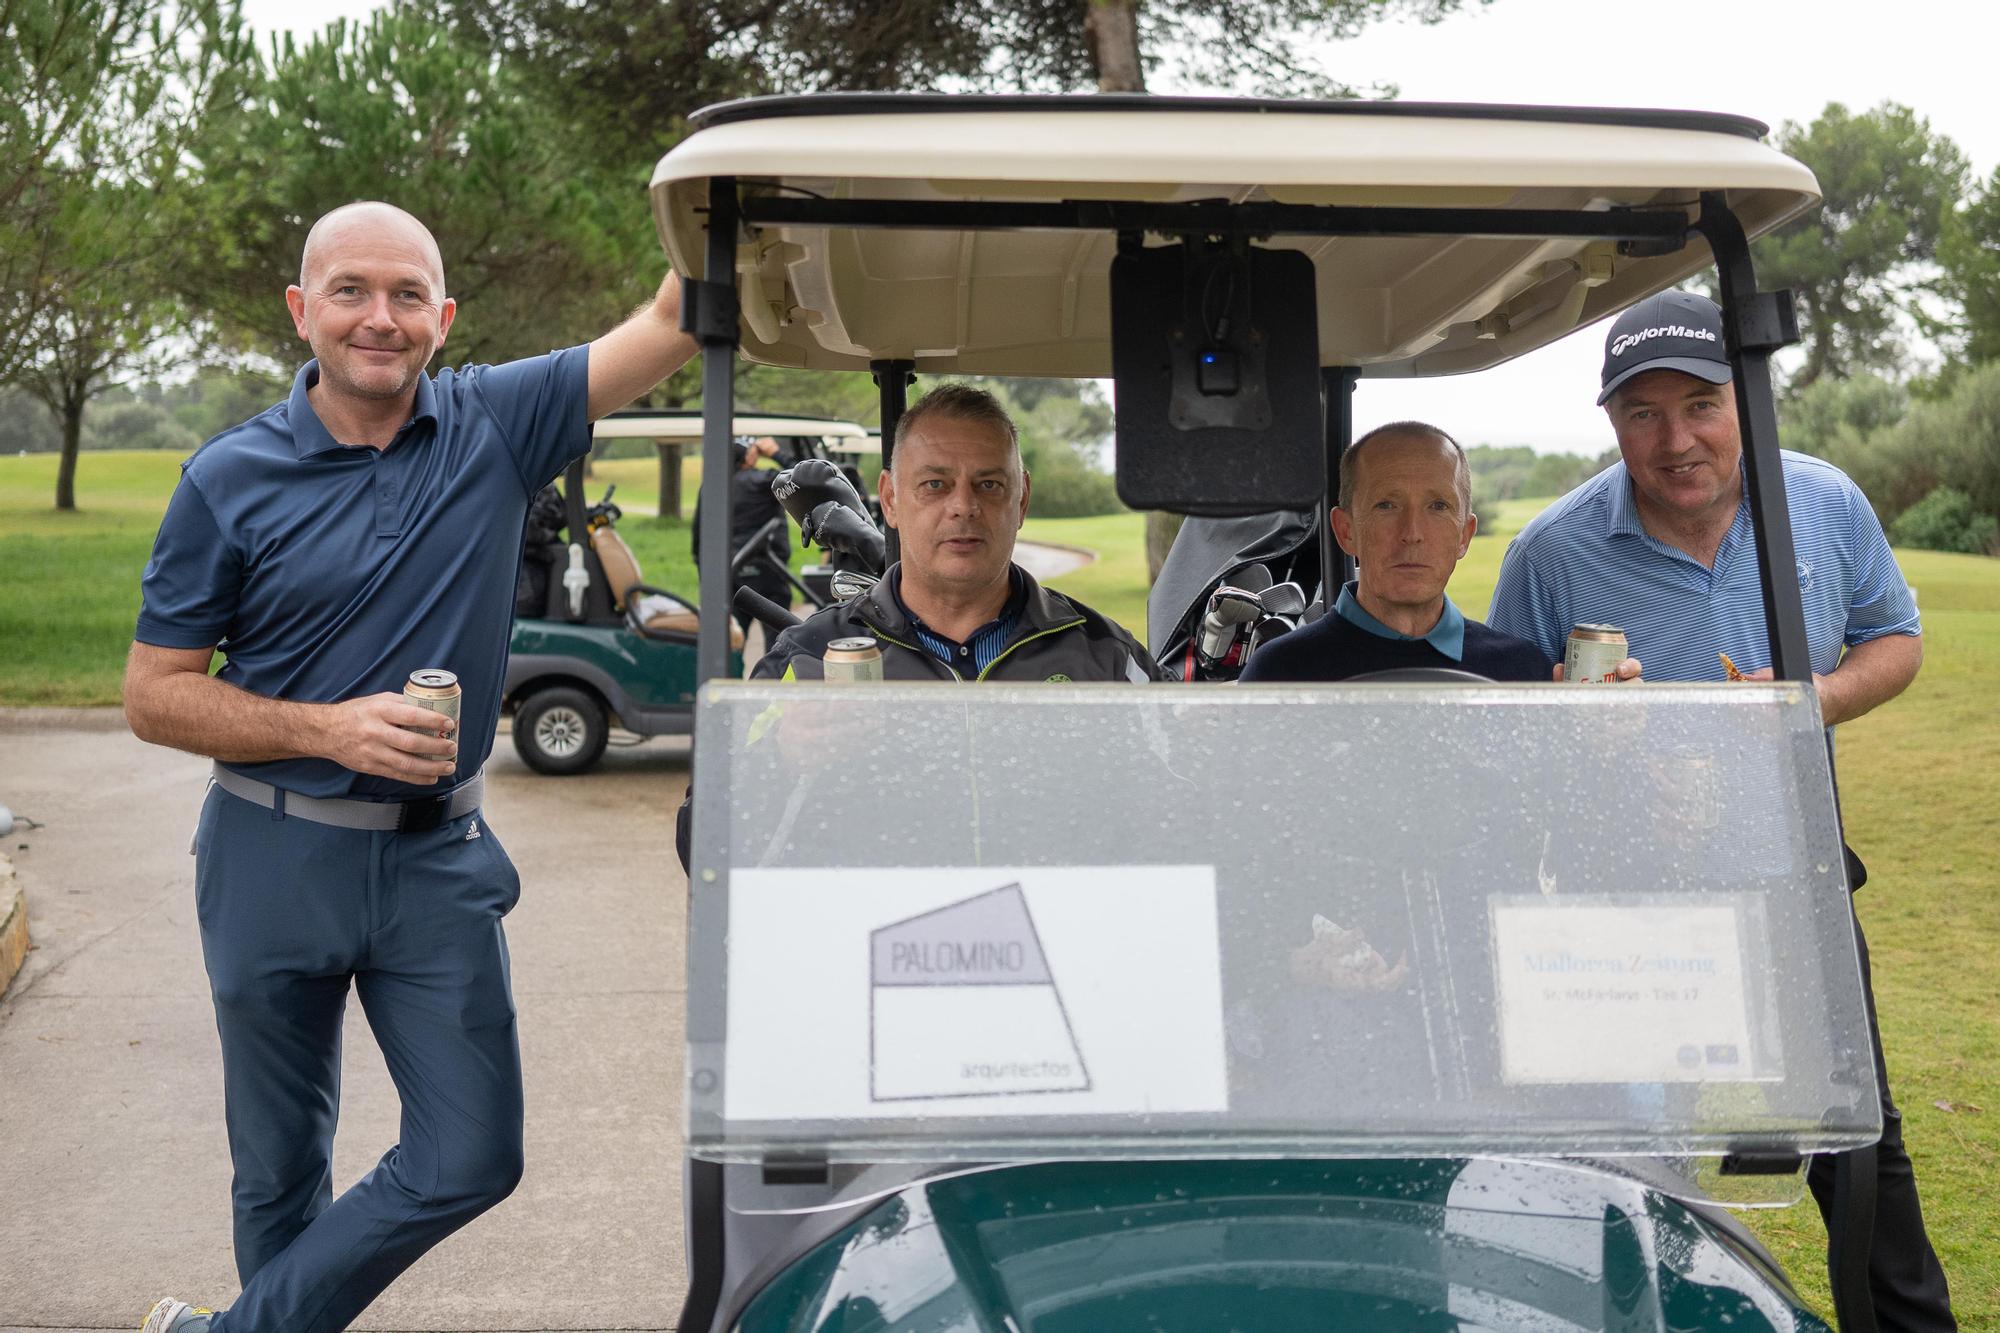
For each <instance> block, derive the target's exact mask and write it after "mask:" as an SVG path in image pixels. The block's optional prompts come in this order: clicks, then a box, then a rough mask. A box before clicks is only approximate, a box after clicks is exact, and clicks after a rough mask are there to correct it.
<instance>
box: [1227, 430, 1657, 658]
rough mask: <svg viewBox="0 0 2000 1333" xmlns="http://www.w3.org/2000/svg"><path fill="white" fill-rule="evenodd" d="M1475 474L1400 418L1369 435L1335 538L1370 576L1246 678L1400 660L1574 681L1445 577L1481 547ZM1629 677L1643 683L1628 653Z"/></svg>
mask: <svg viewBox="0 0 2000 1333" xmlns="http://www.w3.org/2000/svg"><path fill="white" fill-rule="evenodd" d="M1478 530H1479V519H1478V518H1477V516H1475V515H1474V514H1473V512H1472V471H1471V468H1470V467H1469V466H1468V465H1467V463H1466V461H1465V450H1463V449H1461V448H1460V447H1459V444H1458V441H1456V440H1454V439H1452V438H1451V436H1450V435H1447V434H1446V433H1445V432H1444V431H1442V430H1439V429H1438V428H1437V427H1436V426H1430V425H1425V424H1424V423H1423V422H1420V421H1399V422H1395V423H1393V424H1391V425H1387V426H1380V427H1377V428H1376V429H1375V430H1372V431H1370V432H1368V434H1366V435H1364V436H1362V437H1361V438H1360V439H1358V440H1356V441H1355V442H1354V443H1353V444H1352V445H1351V446H1349V448H1348V450H1347V452H1346V454H1345V455H1344V456H1343V457H1342V458H1341V463H1340V503H1339V507H1338V508H1336V509H1335V510H1334V511H1333V535H1334V537H1335V538H1336V539H1337V540H1338V541H1339V542H1340V547H1341V549H1342V550H1344V551H1346V552H1347V553H1348V554H1349V555H1351V556H1353V557H1354V560H1355V564H1356V565H1357V566H1358V567H1359V570H1360V580H1359V582H1358V583H1350V584H1348V585H1347V586H1346V587H1345V588H1343V589H1342V590H1341V593H1340V599H1339V600H1338V601H1337V602H1335V603H1334V605H1333V608H1332V610H1330V611H1328V612H1327V614H1325V615H1323V616H1321V617H1320V618H1319V619H1318V620H1317V621H1315V622H1313V623H1312V624H1310V625H1307V626H1305V627H1303V628H1301V629H1297V630H1294V631H1292V632H1291V633H1290V634H1287V635H1285V636H1284V637H1283V638H1280V639H1275V640H1273V641H1272V642H1270V643H1268V644H1265V645H1264V646H1263V647H1262V648H1260V649H1258V650H1257V654H1256V655H1255V656H1254V657H1252V658H1251V659H1250V662H1249V664H1248V665H1247V666H1246V667H1245V668H1244V670H1243V676H1242V680H1243V683H1245V684H1256V683H1259V682H1263V683H1269V682H1272V681H1303V680H1347V679H1349V678H1351V677H1354V676H1364V675H1367V674H1369V673H1370V672H1375V671H1389V670H1393V669H1395V668H1398V667H1447V668H1454V669H1457V670H1460V671H1469V672H1471V673H1472V674H1474V675H1476V676H1485V677H1487V678H1488V679H1490V680H1513V681H1522V680H1548V679H1550V678H1551V677H1553V678H1554V679H1557V680H1560V679H1562V668H1561V666H1560V665H1554V664H1551V663H1550V662H1549V661H1548V659H1547V658H1545V657H1543V656H1542V652H1541V649H1539V648H1537V647H1536V646H1535V645H1534V644H1532V643H1529V642H1528V641H1527V640H1526V639H1517V638H1515V637H1514V636H1513V635H1511V634H1503V633H1501V632H1500V631H1499V630H1496V629H1489V628H1488V627H1487V626H1485V625H1482V624H1480V623H1479V622H1478V621H1476V620H1468V619H1467V618H1466V617H1465V616H1464V614H1462V613H1461V612H1460V611H1459V609H1458V608H1457V607H1456V606H1454V605H1453V604H1452V601H1451V598H1449V597H1447V596H1445V592H1444V589H1445V584H1446V583H1448V582H1450V580H1451V574H1452V571H1453V570H1454V569H1456V568H1458V562H1459V561H1460V560H1461V559H1462V558H1464V556H1465V552H1466V550H1467V549H1468V548H1469V547H1470V546H1471V544H1472V534H1473V533H1474V532H1477V531H1478ZM1618 673H1619V676H1620V677H1621V678H1622V679H1627V680H1631V679H1636V678H1637V677H1638V675H1639V664H1638V663H1637V662H1635V661H1633V660H1631V659H1629V658H1628V659H1627V660H1626V661H1625V662H1624V663H1623V664H1621V665H1620V667H1619V669H1618Z"/></svg>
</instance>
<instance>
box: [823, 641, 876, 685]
mask: <svg viewBox="0 0 2000 1333" xmlns="http://www.w3.org/2000/svg"><path fill="white" fill-rule="evenodd" d="M820 662H821V664H822V666H823V667H824V668H825V671H826V678H827V679H828V680H837V681H840V682H842V683H851V682H855V681H874V680H880V679H882V645H881V644H879V643H877V642H875V640H874V639H872V638H870V637H868V636H867V635H865V634H863V635H857V636H855V637H854V638H851V639H835V640H834V641H833V642H832V643H829V644H828V645H827V646H826V654H825V656H823V657H822V658H821V659H820Z"/></svg>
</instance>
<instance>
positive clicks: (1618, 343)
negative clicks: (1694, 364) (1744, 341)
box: [1611, 324, 1717, 357]
mask: <svg viewBox="0 0 2000 1333" xmlns="http://www.w3.org/2000/svg"><path fill="white" fill-rule="evenodd" d="M1649 338H1697V339H1700V340H1701V341H1702V342H1705V343H1712V342H1715V341H1717V338H1716V336H1715V331H1714V330H1713V329H1691V328H1689V327H1687V326H1686V325H1685V324H1658V325H1655V326H1654V327H1652V328H1650V329H1640V330H1639V331H1638V332H1637V333H1624V334H1620V335H1619V336H1618V337H1616V338H1613V339H1612V340H1611V355H1613V356H1615V357H1616V356H1623V355H1625V353H1626V352H1628V351H1630V350H1631V349H1632V348H1634V347H1636V346H1638V345H1639V344H1640V343H1642V342H1645V341H1646V340H1647V339H1649Z"/></svg>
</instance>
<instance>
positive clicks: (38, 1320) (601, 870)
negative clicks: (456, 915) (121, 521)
mask: <svg viewBox="0 0 2000 1333" xmlns="http://www.w3.org/2000/svg"><path fill="white" fill-rule="evenodd" d="M46 721H52V722H57V723H64V722H67V723H69V725H59V726H57V727H56V728H55V729H39V728H40V727H42V726H44V725H46V723H45V721H44V720H42V719H38V720H37V722H36V724H35V726H34V727H30V728H24V725H23V722H22V718H21V716H20V715H18V714H15V715H6V714H0V803H4V804H7V805H9V806H11V807H13V808H14V809H15V810H17V811H19V812H21V813H23V814H26V815H30V816H33V817H34V818H36V819H39V820H41V821H43V823H44V825H45V827H43V828H41V829H38V830H34V831H32V832H27V833H23V832H20V831H16V832H15V833H14V834H13V835H12V836H11V837H10V838H9V839H8V840H7V852H8V854H9V855H10V856H11V857H12V858H13V860H14V863H15V866H16V868H17V870H18V871H19V873H20V876H21V878H22V881H23V883H24V884H25V886H26V888H27V893H28V901H29V913H30V917H31V923H32V926H33V932H34V937H35V943H36V948H35V950H34V952H32V953H31V954H30V955H29V961H28V964H27V966H26V968H25V969H24V970H23V971H22V973H21V975H20V976H19V977H18V978H17V979H16V981H15V983H14V985H13V987H12V988H11V989H10V990H9V991H8V992H7V995H6V997H5V999H4V1000H0V1333H12V1331H13V1330H19V1329H30V1328H32V1329H35V1330H37V1333H44V1331H45V1330H50V1329H55V1330H83V1329H126V1330H129V1329H132V1328H135V1327H137V1326H138V1323H139V1320H140V1318H141V1317H142V1316H143V1315H144V1314H145V1312H146V1310H147V1308H148V1307H149V1306H150V1305H151V1304H152V1302H153V1301H154V1300H155V1299H157V1298H158V1297H159V1296H161V1295H166V1294H172V1295H178V1296H181V1297H182V1298H184V1299H188V1300H193V1301H196V1302H198V1303H203V1304H213V1303H226V1302H227V1301H228V1300H229V1299H230V1298H231V1297H232V1296H233V1294H234V1293H235V1290H236V1276H235V1266H234V1262H233V1260H232V1258H231V1256H230V1247H229V1161H228V1154H227V1146H226V1144H225V1142H224V1138H223V1127H222V1099H221V1093H220V1074H219V1069H220V1055H219V1052H218V1049H217V1044H216V1037H215V1026H214V1016H213V1012H212V1010H211V1008H210V1005H209V999H208V992H207V982H206V979H205V976H204V974H203V972H202V967H201V950H200V941H199V937H198V935H197V933H196V926H195V919H194V895H193V871H194V861H193V858H192V857H190V856H188V855H187V843H188V836H189V833H190V831H191V829H192V826H193V822H194V817H195V812H196V809H197V807H198V805H199V803H200V800H201V795H202V790H203V782H204V775H205V772H206V762H205V761H203V760H200V759H196V758H192V757H190V756H187V755H180V754H175V753H173V752H171V751H166V750H161V749H158V748H155V747H153V746H148V745H143V744H141V743H140V742H138V741H136V740H134V739H133V738H132V737H131V736H130V735H129V734H127V733H126V732H124V731H123V729H122V728H116V729H112V728H108V727H107V726H106V725H104V722H105V719H103V718H97V719H89V718H85V719H62V718H53V719H47V720H46ZM77 722H82V723H84V725H82V726H78V725H75V724H76V723H77ZM686 756H687V748H686V742H685V741H675V740H656V741H651V742H648V743H647V744H645V745H641V746H637V747H634V748H631V749H622V750H613V751H612V752H611V753H610V754H609V755H607V756H606V759H605V762H604V764H603V766H602V767H601V768H600V769H599V770H598V771H597V772H595V773H592V774H590V775H589V776H586V777H582V778H563V779H550V778H542V777H537V776H535V775H533V774H531V773H529V772H528V770H527V769H525V768H524V767H523V766H522V765H521V764H520V762H519V761H518V760H517V759H516V758H515V756H514V752H513V749H512V747H511V746H510V745H509V744H508V743H507V741H506V740H505V739H504V738H503V739H502V740H501V741H500V742H499V744H498V746H497V748H496V750H495V752H494V758H493V760H492V762H491V763H490V764H489V766H488V769H487V773H488V778H489V799H488V810H489V812H490V816H491V820H492V823H491V826H490V827H492V828H494V829H496V830H497V831H498V833H499V836H500V837H502V838H503V839H505V841H506V844H507V848H508V851H509V852H510V854H511V855H512V856H513V858H514V860H515V862H516V864H517V865H518V866H519V867H520V870H521V878H522V881H523V884H524V885H525V892H524V893H523V894H522V898H521V904H520V906H519V907H518V908H516V909H515V911H514V913H513V914H512V916H510V917H509V918H508V923H507V925H508V936H509V940H510V943H511V946H512V953H513V966H514V993H515V998H516V1000H517V1001H518V1004H519V1007H520V1012H521V1045H522V1053H523V1057H524V1059H525V1062H526V1066H527V1076H526V1081H527V1096H528V1169H527V1176H526V1178H525V1179H524V1180H523V1181H522V1184H521V1188H520V1189H519V1190H518V1191H517V1192H516V1193H515V1194H514V1196H513V1197H512V1198H511V1199H509V1200H508V1201H507V1202H506V1203H504V1204H502V1205H501V1206H500V1207H499V1208H497V1209H495V1210H494V1211H493V1212H491V1213H489V1214H487V1215H486V1216H485V1217H483V1218H481V1219H479V1220H478V1221H476V1222H474V1223H473V1224H472V1225H471V1226H470V1227H469V1228H467V1229H466V1230H465V1231H463V1232H460V1233H459V1234H458V1235H456V1236H454V1237H452V1238H451V1239H450V1240H448V1241H446V1242H445V1243H444V1244H443V1245H441V1246H439V1247H438V1248H437V1249H436V1250H434V1251H433V1252H432V1253H431V1254H430V1255H429V1256H427V1257H426V1258H425V1259H424V1260H423V1261H422V1262H420V1263H419V1264H418V1265H417V1266H416V1267H415V1268H413V1269H412V1270H411V1271H410V1272H409V1273H408V1274H407V1275H406V1276H405V1277H404V1278H403V1280H402V1281H401V1282H399V1283H397V1284H396V1285H395V1286H394V1287H392V1288H391V1289H390V1290H389V1292H388V1293H387V1294H386V1295H385V1296H383V1298H382V1299H381V1300H379V1301H377V1302H376V1304H375V1305H374V1306H373V1307H372V1308H371V1309H370V1310H369V1311H368V1312H367V1314H365V1315H364V1316H363V1317H362V1319H361V1321H360V1322H359V1323H358V1324H356V1326H355V1327H357V1328H360V1329H375V1330H382V1329H396V1330H515V1329H562V1330H663V1329H667V1328H670V1327H671V1325H672V1322H673V1319H674V1316H675V1314H676V1312H677V1311H678V1309H679V1304H680V1287H681V1281H680V1265H681V1258H680V1255H681V1243H680V1231H681V1225H680V1209H681V1204H680V1132H681V1131H680V1097H679V1089H680V1060H681V1047H680V1043H681V1023H682V997H683V993H684V985H683V971H684V948H683V934H682V925H683V919H684V918H683V909H684V902H685V894H686V882H685V880H684V879H683V877H682V875H681V872H680V865H679V862H678V861H677V860H676V859H675V857H674V853H673V845H672V837H671V815H672V811H673V808H674V806H675V805H677V804H678V803H679V800H680V796H681V792H682V790H683V789H684V787H685V784H686V778H687V758H686ZM342 1111H343V1115H342V1119H341V1125H340V1134H339V1138H338V1140H337V1143H336V1147H335V1166H334V1172H335V1183H336V1187H337V1188H344V1187H345V1186H346V1185H348V1184H350V1183H352V1182H353V1181H354V1180H355V1179H356V1178H358V1177H359V1176H360V1175H361V1174H362V1173H363V1172H365V1171H366V1170H367V1169H368V1168H369V1167H370V1166H371V1165H372V1164H373V1163H374V1161H375V1159H376V1158H377V1157H378V1156H380V1154H381V1153H382V1152H383V1151H384V1150H385V1149H386V1148H388V1147H389V1145H390V1144H391V1143H393V1142H394V1141H395V1138H396V1101H395V1096H394V1092H393V1090H392V1088H391V1086H390V1084H389V1080H388V1076H387V1074H386V1073H385V1072H384V1070H383V1067H382V1061H381V1057H380V1056H379V1055H378V1054H377V1052H376V1050H375V1046H374V1042H373V1040H372V1039H371V1038H370V1036H369V1034H368V1027H367V1022H366V1020H365V1018H364V1017H363V1015H362V1013H361V1011H360V1008H359V1006H358V1005H351V1006H350V1010H349V1014H348V1025H347V1056H346V1074H345V1095H344V1097H343V1101H342Z"/></svg>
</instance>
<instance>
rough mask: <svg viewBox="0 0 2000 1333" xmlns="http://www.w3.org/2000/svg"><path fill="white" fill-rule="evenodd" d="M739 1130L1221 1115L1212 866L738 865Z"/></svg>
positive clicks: (734, 1075)
mask: <svg viewBox="0 0 2000 1333" xmlns="http://www.w3.org/2000/svg"><path fill="white" fill-rule="evenodd" d="M728 1012H729V1020H728V1050H727V1055H726V1058H725V1075H724V1077H725V1082H724V1091H723V1100H724V1115H725V1116H726V1117H727V1118H729V1119H732V1120H766V1119H777V1120H789V1119H800V1120H818V1119H829V1118H841V1119H845V1118H896V1119H902V1118H907V1117H909V1116H911V1115H925V1116H930V1115H995V1114H1002V1115H1036V1114H1045V1115H1055V1114H1063V1115H1095V1114H1105V1113H1134V1112H1137V1113H1144V1112H1190V1111H1220V1110H1224V1109H1226V1108H1227V1105H1228V1094H1227V1083H1226V1076H1225V1067H1224V1060H1223V1047H1222V985H1221V969H1220V963H1219V950H1218V944H1217V931H1216V914H1215V879H1214V874H1213V871H1212V870H1211V869H1210V868H1208V867H1205V866H1201V867H1194V866H1140V867H1102V866H1092V867H1055V868H1050V867H1028V868H1005V867H1003V868H995V869H965V868H960V867H950V868H940V869H916V870H913V869H907V868H899V869H867V870H856V869H839V870H807V869H796V868H785V869H757V868H745V869H739V870H737V871H736V872H735V873H734V875H733V876H732V877H731V882H730V887H729V1011H728Z"/></svg>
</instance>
